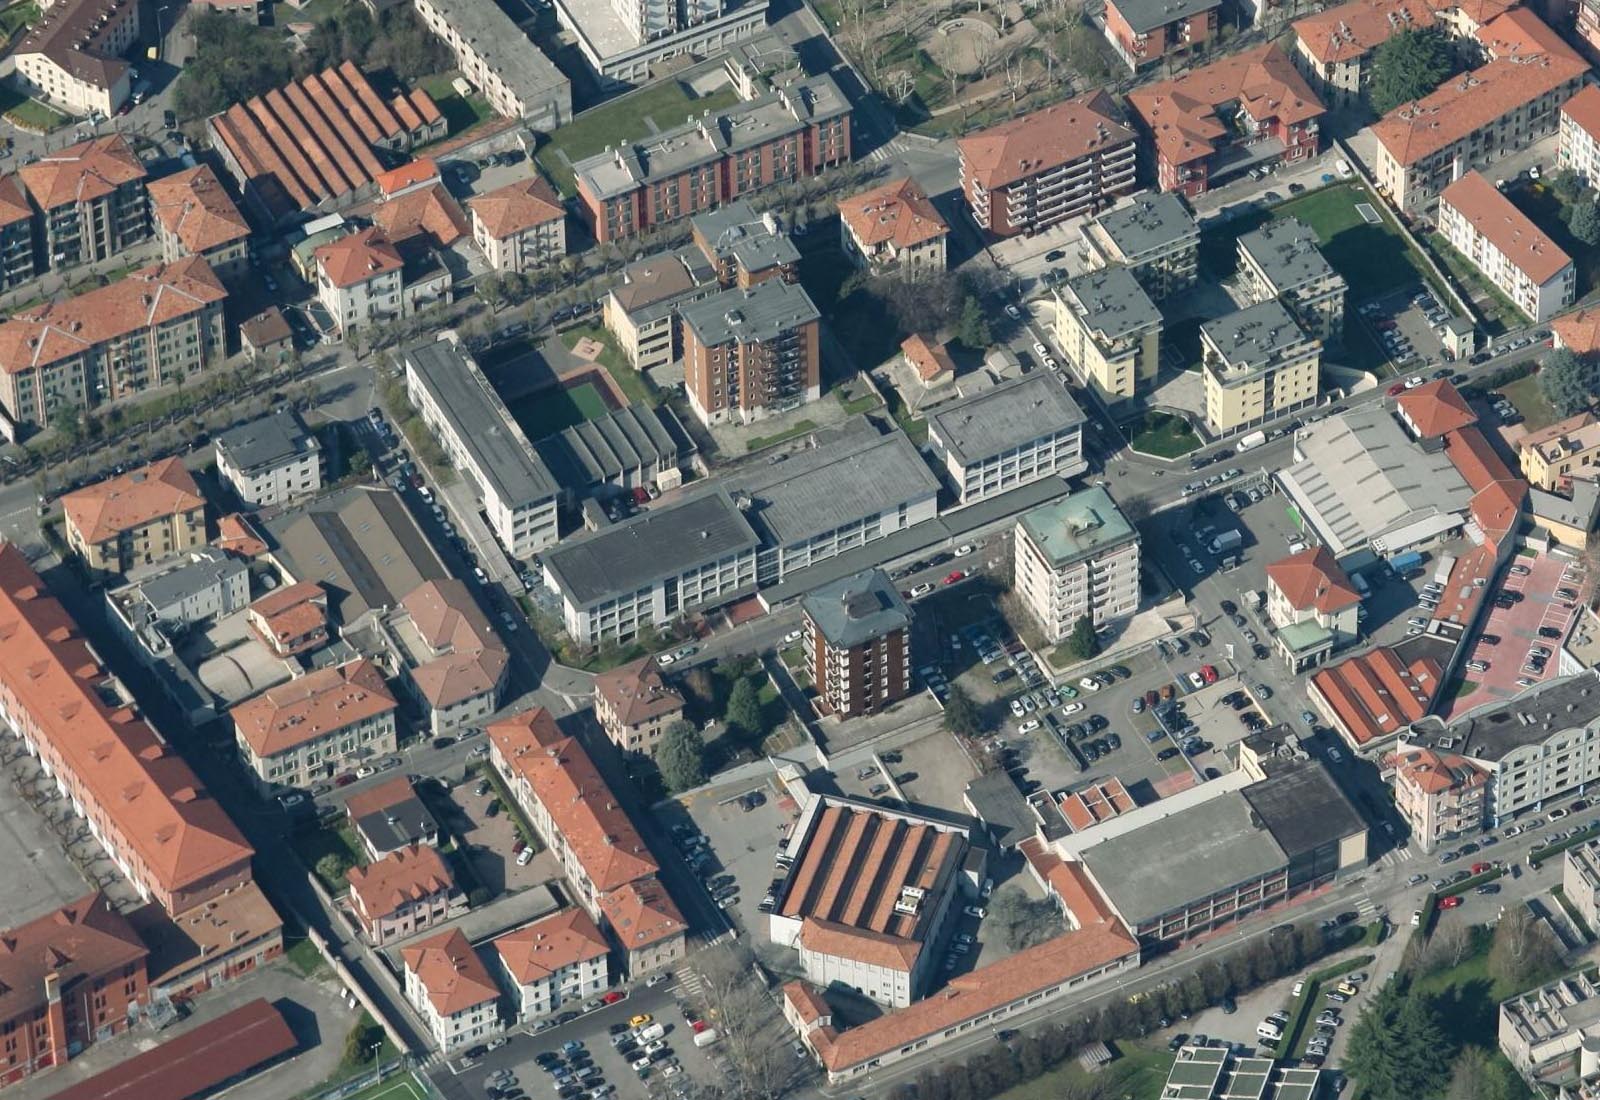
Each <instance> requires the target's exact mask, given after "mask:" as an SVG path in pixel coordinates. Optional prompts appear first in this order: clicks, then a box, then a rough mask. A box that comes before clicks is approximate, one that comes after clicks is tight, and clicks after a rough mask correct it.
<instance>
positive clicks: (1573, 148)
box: [1556, 93, 1600, 187]
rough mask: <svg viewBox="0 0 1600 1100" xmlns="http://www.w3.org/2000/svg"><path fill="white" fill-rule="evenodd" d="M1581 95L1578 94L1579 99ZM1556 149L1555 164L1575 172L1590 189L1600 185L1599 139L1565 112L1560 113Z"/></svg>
mask: <svg viewBox="0 0 1600 1100" xmlns="http://www.w3.org/2000/svg"><path fill="white" fill-rule="evenodd" d="M1582 96H1583V93H1579V98H1581V97H1582ZM1557 133H1558V134H1559V137H1558V139H1557V140H1558V142H1559V144H1558V146H1557V149H1556V163H1557V164H1558V165H1559V166H1560V167H1562V168H1569V169H1571V170H1572V171H1574V172H1576V173H1577V174H1578V175H1579V176H1580V177H1581V178H1582V179H1583V182H1584V183H1587V184H1588V185H1589V186H1590V187H1594V186H1597V185H1600V138H1596V137H1595V135H1594V134H1593V133H1591V132H1590V131H1589V130H1588V129H1587V128H1586V127H1584V126H1583V125H1582V124H1580V123H1579V122H1578V121H1577V120H1576V119H1575V118H1573V116H1572V115H1570V114H1568V113H1567V111H1566V110H1562V112H1561V123H1560V126H1559V128H1558V130H1557Z"/></svg>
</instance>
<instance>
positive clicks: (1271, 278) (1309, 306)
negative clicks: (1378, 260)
mask: <svg viewBox="0 0 1600 1100" xmlns="http://www.w3.org/2000/svg"><path fill="white" fill-rule="evenodd" d="M1237 248H1238V252H1239V271H1240V273H1241V274H1242V275H1243V277H1244V280H1245V286H1246V288H1247V292H1248V293H1249V295H1250V297H1251V300H1253V301H1256V302H1265V301H1267V300H1268V299H1271V298H1276V299H1278V300H1279V301H1280V302H1282V303H1283V304H1284V305H1286V306H1288V307H1289V312H1290V313H1292V314H1294V317H1295V320H1297V321H1299V322H1300V325H1301V327H1302V328H1304V329H1305V330H1306V331H1307V332H1309V333H1310V334H1311V335H1312V336H1315V337H1316V338H1317V339H1318V340H1321V341H1322V342H1323V344H1324V345H1327V344H1339V343H1343V342H1344V299H1345V293H1346V292H1347V291H1348V289H1349V288H1348V287H1347V286H1346V285H1345V281H1344V276H1343V275H1340V274H1339V273H1338V272H1337V271H1335V270H1334V269H1333V265H1332V264H1330V263H1328V259H1327V257H1326V256H1324V255H1323V254H1322V249H1321V248H1320V247H1318V245H1317V235H1316V234H1315V233H1313V232H1312V231H1311V227H1310V226H1308V225H1306V223H1305V222H1303V221H1301V220H1300V219H1299V218H1293V217H1291V218H1274V219H1273V220H1271V221H1269V222H1267V223H1266V224H1265V225H1263V226H1261V227H1260V228H1259V229H1252V230H1251V231H1250V232H1248V233H1245V234H1243V235H1241V236H1240V237H1239V240H1238V242H1237Z"/></svg>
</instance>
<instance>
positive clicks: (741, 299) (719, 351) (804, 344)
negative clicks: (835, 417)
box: [679, 279, 822, 425]
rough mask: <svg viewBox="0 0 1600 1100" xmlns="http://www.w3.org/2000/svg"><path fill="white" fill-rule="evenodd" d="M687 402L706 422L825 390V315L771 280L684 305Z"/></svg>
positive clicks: (794, 288)
mask: <svg viewBox="0 0 1600 1100" xmlns="http://www.w3.org/2000/svg"><path fill="white" fill-rule="evenodd" d="M679 312H680V315H681V317H682V322H683V365H684V375H685V382H684V388H685V389H686V390H687V391H688V395H689V405H690V407H691V408H693V409H694V412H695V415H696V416H698V417H699V418H700V421H701V422H702V423H704V424H708V425H709V424H720V423H723V422H726V421H729V420H733V419H737V420H739V421H740V422H742V423H746V424H748V423H750V422H751V421H753V420H759V419H761V418H762V417H764V416H766V415H768V414H771V413H780V412H787V411H788V410H790V409H793V408H797V407H798V406H800V405H803V404H805V403H807V402H809V401H815V400H817V399H818V398H819V397H821V396H822V351H821V326H820V321H821V318H822V314H821V313H820V312H819V311H818V309H817V307H816V305H815V304H813V303H812V301H811V296H810V295H808V294H807V293H806V292H805V289H804V288H803V287H801V286H800V285H799V284H798V283H788V282H784V281H783V280H781V279H769V280H767V281H766V282H763V283H759V284H757V285H756V286H754V287H751V288H750V289H749V290H744V289H741V288H739V287H732V288H730V289H728V290H724V291H721V292H720V293H717V294H713V295H712V296H710V297H709V298H704V299H702V300H700V301H696V302H691V303H687V304H685V305H683V306H682V307H680V310H679Z"/></svg>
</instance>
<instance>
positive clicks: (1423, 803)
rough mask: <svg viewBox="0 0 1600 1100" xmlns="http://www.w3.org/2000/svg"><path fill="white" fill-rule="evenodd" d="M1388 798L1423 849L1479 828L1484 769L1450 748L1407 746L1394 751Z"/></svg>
mask: <svg viewBox="0 0 1600 1100" xmlns="http://www.w3.org/2000/svg"><path fill="white" fill-rule="evenodd" d="M1393 789H1394V803H1395V809H1396V810H1398V811H1399V813H1400V817H1401V819H1402V820H1404V821H1405V823H1406V827H1407V828H1408V829H1409V830H1410V833H1411V839H1412V840H1413V841H1414V842H1415V843H1416V844H1417V845H1418V846H1419V847H1420V848H1421V849H1422V850H1423V851H1424V852H1431V851H1433V850H1434V849H1435V848H1437V847H1438V846H1439V845H1440V844H1442V843H1445V842H1447V841H1451V840H1454V839H1456V838H1457V837H1462V836H1476V835H1477V833H1478V830H1479V829H1481V828H1483V820H1484V818H1483V811H1484V800H1485V798H1486V797H1487V795H1488V789H1489V773H1488V772H1486V771H1484V770H1483V769H1482V768H1480V767H1478V766H1477V765H1476V764H1474V763H1473V762H1472V761H1470V760H1467V759H1466V758H1464V757H1461V756H1457V755H1455V754H1454V753H1450V752H1436V751H1434V750H1433V749H1422V748H1416V749H1407V750H1405V751H1403V752H1398V753H1396V754H1395V765H1394V779H1393Z"/></svg>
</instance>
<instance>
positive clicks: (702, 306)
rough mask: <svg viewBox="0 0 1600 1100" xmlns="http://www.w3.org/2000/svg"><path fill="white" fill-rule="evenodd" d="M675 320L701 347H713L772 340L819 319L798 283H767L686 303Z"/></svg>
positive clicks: (819, 316)
mask: <svg viewBox="0 0 1600 1100" xmlns="http://www.w3.org/2000/svg"><path fill="white" fill-rule="evenodd" d="M679 316H680V317H681V318H682V319H683V324H684V326H685V327H686V328H690V329H693V330H694V334H695V336H696V338H698V339H699V341H700V342H701V343H702V344H706V345H709V346H712V347H715V346H716V345H718V344H726V343H727V342H729V341H730V340H739V341H741V342H749V341H758V340H772V339H776V338H777V337H778V336H781V335H782V334H783V333H785V332H788V331H789V330H790V329H792V328H795V327H796V326H798V325H803V324H805V323H807V322H809V321H816V320H819V319H820V318H821V317H822V314H821V313H820V312H819V311H818V310H817V307H816V305H815V303H813V302H812V301H811V295H809V294H807V293H806V292H805V288H804V287H802V286H801V285H800V284H799V283H787V282H784V281H783V280H782V279H768V280H767V281H766V282H763V283H757V284H756V285H755V286H753V287H751V288H750V289H749V290H743V289H741V288H739V287H730V288H729V289H727V290H724V291H721V292H719V293H717V294H713V295H711V297H709V298H702V299H700V300H699V301H698V302H690V303H688V304H686V305H684V306H683V307H682V309H681V310H680V311H679Z"/></svg>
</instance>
